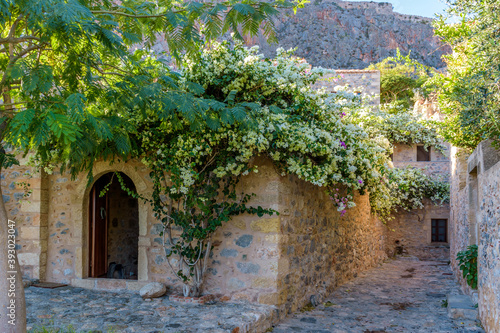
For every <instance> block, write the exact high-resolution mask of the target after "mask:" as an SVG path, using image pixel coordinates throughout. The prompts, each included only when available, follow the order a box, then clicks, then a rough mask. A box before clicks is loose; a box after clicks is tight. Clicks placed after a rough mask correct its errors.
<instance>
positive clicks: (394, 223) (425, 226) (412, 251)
mask: <svg viewBox="0 0 500 333" xmlns="http://www.w3.org/2000/svg"><path fill="white" fill-rule="evenodd" d="M449 149H450V148H449V145H446V149H445V151H444V154H443V153H441V152H439V151H438V150H437V149H435V148H434V147H430V159H431V160H430V161H426V162H424V161H417V146H416V145H405V144H395V145H394V154H393V164H394V167H396V168H403V167H408V166H412V167H416V168H422V169H423V170H424V171H425V173H427V174H429V175H433V176H441V177H442V178H443V179H444V180H449V172H450V171H449V170H450V167H449V163H450V162H449V156H450V152H449ZM449 215H450V206H449V204H447V203H444V204H443V205H442V206H436V205H434V204H433V203H432V202H431V201H430V200H427V199H426V200H425V201H424V208H423V209H414V210H412V211H410V212H406V211H404V210H400V211H398V212H397V213H396V214H394V219H393V220H391V221H389V222H387V227H388V231H387V238H386V250H387V254H388V255H389V256H393V255H395V254H398V253H399V254H401V253H400V252H401V251H404V252H403V254H407V255H412V256H416V257H418V258H419V259H421V260H434V259H441V260H443V259H444V260H447V259H448V258H449V242H445V243H433V242H432V239H431V223H432V219H448V220H449ZM448 223H450V221H448ZM449 231H450V228H448V237H447V239H448V240H449V239H450V235H449Z"/></svg>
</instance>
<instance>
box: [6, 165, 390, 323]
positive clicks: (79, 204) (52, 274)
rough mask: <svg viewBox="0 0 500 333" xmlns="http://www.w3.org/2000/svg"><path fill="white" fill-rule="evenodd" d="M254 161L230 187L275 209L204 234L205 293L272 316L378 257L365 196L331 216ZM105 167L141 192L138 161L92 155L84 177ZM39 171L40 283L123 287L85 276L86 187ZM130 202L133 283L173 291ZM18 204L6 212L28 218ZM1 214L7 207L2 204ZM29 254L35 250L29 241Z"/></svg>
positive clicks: (144, 184) (145, 189) (154, 242)
mask: <svg viewBox="0 0 500 333" xmlns="http://www.w3.org/2000/svg"><path fill="white" fill-rule="evenodd" d="M255 163H256V165H258V166H259V172H258V173H257V174H255V173H252V174H250V175H248V176H245V177H243V179H242V180H241V182H240V185H239V186H240V189H241V190H244V191H245V192H247V193H255V194H256V196H255V197H254V198H253V199H252V202H251V204H252V205H255V206H256V205H261V206H263V207H265V208H273V209H275V210H277V211H278V212H279V213H280V214H279V215H273V216H263V217H261V218H259V217H258V216H255V215H241V216H238V217H235V218H234V219H233V220H232V221H230V222H229V223H227V224H226V225H224V226H223V227H221V228H219V230H218V231H217V232H216V234H215V235H214V237H213V244H214V249H213V251H212V253H211V254H210V261H209V271H208V274H207V278H206V282H205V285H204V290H205V292H206V293H212V294H217V295H218V296H219V297H220V298H221V299H223V300H242V299H243V300H248V301H251V302H260V303H264V304H273V305H276V306H277V307H278V309H279V310H280V316H281V315H285V314H286V313H289V312H290V311H295V310H296V309H298V308H300V307H302V306H303V305H305V304H306V303H308V302H309V301H310V299H311V296H314V297H315V298H316V300H318V301H320V300H321V299H322V298H323V297H324V296H326V295H327V294H328V293H329V292H330V291H332V289H333V288H334V287H335V286H336V285H339V284H341V283H343V282H345V281H347V280H349V279H351V278H353V277H355V276H356V275H357V274H358V273H360V272H361V271H363V270H365V269H367V268H369V267H372V266H374V265H376V264H378V263H379V262H381V260H383V259H384V258H385V257H386V256H385V251H384V244H385V236H384V233H385V227H384V226H383V225H382V224H381V223H380V222H379V221H378V220H377V219H375V218H374V217H372V216H371V214H370V205H369V202H368V196H359V195H356V197H355V200H356V203H357V206H356V207H355V208H353V209H351V210H349V211H348V213H347V214H346V215H345V216H343V217H340V214H339V213H338V212H337V211H336V210H335V209H334V208H333V206H332V204H331V200H330V199H329V197H328V196H327V195H326V193H325V192H324V189H322V188H319V187H316V186H313V185H311V184H308V183H306V182H303V181H300V180H298V179H297V178H296V177H295V176H280V175H278V174H277V173H276V171H275V169H274V167H273V166H272V163H271V162H270V160H267V159H261V158H257V159H256V162H255ZM113 171H118V172H122V173H124V174H125V175H127V176H128V177H130V179H131V180H132V181H133V183H134V185H135V187H136V189H137V191H138V192H139V193H140V194H142V195H144V196H148V195H150V193H151V190H152V182H151V180H150V178H149V176H148V170H147V169H146V168H145V167H144V166H143V165H142V164H140V163H139V162H134V161H128V162H126V163H114V164H113V165H112V166H110V165H109V164H108V163H105V162H98V163H96V165H95V171H94V179H95V180H97V179H98V178H99V177H100V176H102V175H104V174H106V173H108V172H113ZM43 178H44V179H45V180H44V181H43V182H45V183H46V184H47V189H48V190H47V191H46V193H45V196H44V197H45V200H46V201H47V202H48V203H49V205H48V207H47V208H48V209H47V211H48V215H47V219H46V220H47V224H48V232H46V233H45V234H42V236H43V235H44V236H45V238H44V239H41V240H40V241H47V240H48V247H47V255H48V257H47V258H48V260H47V263H46V265H43V267H46V276H45V278H44V280H46V281H51V282H62V283H70V284H74V285H77V286H80V287H88V288H97V289H107V288H113V289H123V288H128V285H129V282H126V281H124V280H119V279H111V280H110V279H94V278H88V276H89V272H88V265H89V254H88V252H89V249H88V207H89V206H88V205H89V192H90V188H91V186H88V184H87V179H86V177H85V175H84V174H81V175H79V176H78V177H77V179H75V180H71V178H70V177H69V175H65V174H64V175H61V174H59V173H57V172H54V173H53V174H51V175H45V176H44V177H43ZM43 182H42V183H43ZM7 187H8V184H7ZM6 193H7V194H6V195H9V193H10V194H12V192H6ZM33 195H34V194H33ZM6 200H7V199H6ZM122 200H123V202H125V203H126V202H128V200H127V199H126V198H122ZM138 206H139V207H138V216H139V221H138V224H139V236H138V239H137V240H136V241H137V244H138V249H139V250H138V251H139V254H138V280H139V282H138V283H141V282H145V281H160V282H164V283H166V284H168V285H169V286H170V288H171V289H174V290H179V289H180V286H181V285H180V282H179V280H178V279H177V277H176V276H175V275H174V274H173V273H172V272H171V271H170V269H169V267H168V265H167V262H166V256H165V248H164V246H163V238H162V237H161V236H160V232H161V231H162V225H161V224H160V223H159V222H158V221H157V220H156V219H155V218H154V217H153V215H152V213H151V208H150V207H149V206H148V205H147V204H145V203H144V202H142V201H141V200H139V202H138ZM26 207H29V206H25V208H26ZM18 209H19V211H18V212H14V214H16V215H15V216H17V217H19V216H23V217H24V216H28V215H26V214H27V213H25V212H24V211H22V209H21V207H19V208H18ZM9 211H10V213H11V214H12V209H10V210H9ZM30 216H31V215H30ZM118 223H119V221H118ZM25 228H30V227H29V226H27V225H26V226H25V225H22V226H21V228H20V236H19V244H26V246H25V248H26V250H25V252H23V249H20V254H19V256H20V259H22V260H23V253H28V252H27V251H28V250H29V248H28V244H31V243H32V238H31V235H29V234H28V233H27V232H26V230H31V229H25ZM38 230H39V229H37V231H38ZM39 234H40V233H39V232H38V233H37V235H39ZM37 237H39V236H37ZM37 244H38V243H37ZM33 251H40V249H39V247H36V246H34V247H33ZM37 258H38V257H37ZM37 263H38V266H39V267H40V264H39V261H38V262H37ZM22 264H23V266H24V269H25V270H29V269H31V267H30V263H29V262H26V261H24V262H22Z"/></svg>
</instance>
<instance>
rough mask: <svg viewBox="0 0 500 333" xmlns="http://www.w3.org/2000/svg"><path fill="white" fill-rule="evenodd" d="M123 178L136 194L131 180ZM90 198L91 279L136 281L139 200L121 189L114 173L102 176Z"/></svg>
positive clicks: (122, 174) (122, 176) (92, 190)
mask: <svg viewBox="0 0 500 333" xmlns="http://www.w3.org/2000/svg"><path fill="white" fill-rule="evenodd" d="M120 175H121V178H122V179H123V180H124V182H125V185H126V186H127V188H129V189H130V190H132V191H135V186H134V183H133V182H132V180H131V179H130V178H129V177H128V176H127V175H125V174H124V173H120ZM105 189H107V190H106V191H104V190H105ZM103 193H104V195H102V196H101V194H103ZM89 195H90V197H89V214H88V216H89V234H88V235H89V277H95V278H119V279H135V280H137V261H138V238H139V209H138V202H137V199H134V198H132V197H130V196H129V195H128V194H127V192H126V191H124V190H123V189H122V188H121V185H120V183H119V181H118V177H116V175H115V174H114V173H113V172H109V173H106V174H104V175H103V176H101V177H99V179H98V180H97V181H96V182H95V183H94V185H93V187H92V189H91V191H90V194H89Z"/></svg>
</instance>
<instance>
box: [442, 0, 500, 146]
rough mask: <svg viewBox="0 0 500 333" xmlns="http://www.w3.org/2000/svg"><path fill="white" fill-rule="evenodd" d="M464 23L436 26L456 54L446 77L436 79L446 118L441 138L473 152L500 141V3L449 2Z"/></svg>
mask: <svg viewBox="0 0 500 333" xmlns="http://www.w3.org/2000/svg"><path fill="white" fill-rule="evenodd" d="M449 5H450V8H449V10H448V14H449V15H454V16H456V17H460V18H461V20H460V22H459V23H454V24H447V23H446V17H444V16H442V17H441V18H440V19H439V20H437V21H436V23H435V27H436V34H437V35H438V36H440V37H441V38H442V40H443V41H444V42H445V43H448V44H449V45H450V46H451V47H452V49H453V53H452V54H450V55H448V56H446V57H445V61H446V63H447V65H448V69H447V73H446V74H443V75H438V76H436V77H435V78H434V79H433V84H434V86H435V87H438V88H439V91H438V92H439V95H438V101H439V106H440V108H441V110H442V111H443V112H444V113H445V114H446V116H447V117H446V120H445V124H444V126H443V130H442V132H443V133H442V134H443V136H444V137H445V139H446V140H447V141H448V142H451V143H452V144H453V145H455V146H458V147H463V148H469V149H473V148H475V147H476V146H477V145H478V143H479V142H481V141H482V140H485V139H493V140H494V141H496V142H498V141H499V139H500V122H499V119H500V90H499V89H500V86H499V82H500V49H499V48H498V45H499V42H500V34H499V33H498V32H499V31H500V3H499V2H498V1H496V0H484V1H472V0H456V1H450V2H449Z"/></svg>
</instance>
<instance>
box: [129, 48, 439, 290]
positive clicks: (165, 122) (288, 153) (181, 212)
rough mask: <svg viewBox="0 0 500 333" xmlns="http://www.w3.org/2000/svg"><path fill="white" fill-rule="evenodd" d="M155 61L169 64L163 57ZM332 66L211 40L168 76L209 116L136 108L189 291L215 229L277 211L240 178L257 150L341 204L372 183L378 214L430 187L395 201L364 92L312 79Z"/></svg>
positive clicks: (177, 265) (198, 285)
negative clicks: (367, 118)
mask: <svg viewBox="0 0 500 333" xmlns="http://www.w3.org/2000/svg"><path fill="white" fill-rule="evenodd" d="M151 65H152V66H157V67H158V69H157V70H158V72H161V71H162V70H164V69H163V67H162V66H164V65H162V64H161V63H159V62H154V61H153V60H152V61H151ZM165 71H167V70H165ZM328 72H329V71H327V70H324V69H321V68H315V69H312V70H311V69H309V65H308V64H306V63H304V62H303V61H301V60H299V59H296V58H294V57H293V55H292V53H291V52H287V51H284V50H282V49H278V51H277V56H276V58H275V59H266V58H264V56H262V55H260V54H258V48H257V47H252V48H245V47H243V46H241V45H236V46H235V47H234V48H231V47H230V46H229V45H228V44H227V43H221V44H219V43H214V44H212V45H211V47H210V48H207V49H205V50H203V51H202V52H201V53H200V54H198V55H196V56H193V55H189V56H186V57H185V58H184V61H183V67H182V72H181V73H179V74H178V75H170V76H169V79H170V80H171V81H172V83H171V84H172V86H173V87H175V89H179V90H180V91H187V92H189V94H191V96H192V99H195V100H197V106H196V107H197V108H198V110H197V111H196V114H198V115H201V116H202V117H204V122H203V123H201V124H200V123H198V124H197V125H196V126H193V123H192V122H190V121H189V114H190V111H189V110H187V109H186V110H183V109H182V108H183V105H182V103H180V104H179V103H177V107H172V108H169V109H163V108H161V109H159V110H158V111H157V112H149V113H148V114H147V116H146V117H143V116H142V115H141V116H137V117H134V116H133V115H132V116H131V119H130V121H131V122H133V123H134V126H135V128H137V132H136V133H135V134H134V135H135V136H136V137H135V139H134V142H137V143H138V145H137V147H136V151H135V155H136V156H135V157H138V158H140V159H141V160H142V162H143V163H144V164H145V165H146V166H147V167H149V168H150V170H151V173H150V177H151V180H152V181H153V194H152V198H151V199H148V200H149V202H150V203H151V205H152V207H153V211H154V214H155V216H156V217H157V218H158V219H159V220H160V221H161V222H162V223H163V225H164V235H165V238H166V239H165V247H166V252H167V257H168V264H169V265H170V267H171V268H172V269H173V271H174V273H175V274H176V275H177V276H178V277H179V278H180V279H181V280H182V281H183V282H184V284H185V286H184V292H185V295H195V296H196V295H199V294H200V292H201V289H202V284H203V275H204V273H205V271H206V266H207V260H208V258H209V254H210V251H211V248H212V243H211V236H212V235H213V233H214V232H215V231H216V230H217V228H218V227H219V226H221V225H222V224H223V223H224V222H227V221H229V220H230V219H231V218H232V217H234V216H236V215H239V214H243V213H249V214H257V215H259V216H262V215H264V214H269V215H270V214H275V213H277V212H275V211H273V210H271V209H264V208H262V207H253V206H252V205H251V198H252V194H249V193H242V192H241V191H240V190H239V188H238V182H239V180H240V178H241V177H242V176H245V175H247V174H249V173H250V172H258V166H256V165H254V164H253V158H254V157H255V156H256V155H262V156H266V157H268V158H269V159H270V160H271V161H272V162H273V164H274V166H275V168H276V170H277V171H278V172H279V173H280V174H282V175H286V174H293V175H296V176H297V177H298V178H300V179H302V180H304V181H307V182H310V183H312V184H314V185H317V186H320V187H323V188H324V189H325V191H327V192H328V193H329V194H330V196H331V198H332V203H333V204H334V205H335V206H336V207H337V210H338V211H339V212H341V214H344V213H345V211H346V210H347V209H348V208H350V207H353V206H354V205H355V203H354V202H353V193H354V192H355V191H359V192H360V193H367V192H369V193H371V195H372V197H373V198H374V199H373V200H372V208H373V209H374V211H375V212H377V213H379V214H380V215H381V217H384V216H386V215H387V214H388V212H389V210H390V208H394V206H395V205H394V204H392V205H390V204H388V203H387V202H393V203H394V202H396V203H405V204H406V206H407V207H414V206H418V205H419V204H418V200H423V198H421V197H420V196H421V195H428V194H429V193H428V192H426V190H423V191H419V192H418V193H415V194H414V195H413V196H412V197H411V196H406V199H407V201H408V202H406V201H405V200H403V198H402V196H400V197H398V199H397V200H399V201H395V200H396V199H395V196H394V193H393V191H394V190H396V188H395V187H394V183H395V182H398V181H400V180H401V179H402V178H403V177H402V176H399V178H397V176H395V175H396V174H397V172H396V171H393V170H392V169H391V167H390V165H389V164H390V163H389V159H388V157H389V150H388V147H390V144H388V143H389V141H388V139H387V138H386V137H384V136H383V134H384V133H383V132H380V133H378V134H377V135H376V137H375V138H374V136H373V135H371V134H370V133H371V132H370V130H369V127H366V126H365V125H364V124H363V122H361V121H358V120H356V119H357V118H356V117H354V116H350V115H354V114H356V113H357V112H366V111H367V109H365V108H366V107H365V106H364V105H363V103H362V102H361V100H360V98H359V97H358V96H357V95H355V94H352V93H350V92H347V91H345V90H339V91H338V92H336V93H332V92H329V91H327V90H326V89H320V90H315V89H313V88H312V84H313V83H314V82H315V81H316V80H317V79H318V78H320V77H321V76H322V75H324V74H326V73H328ZM166 104H167V103H163V104H162V105H166ZM409 172H411V173H413V174H415V175H416V174H417V171H409ZM398 175H399V174H398ZM422 177H423V176H422ZM424 183H425V182H420V183H416V182H413V183H412V182H410V181H409V182H408V187H407V188H403V189H401V188H399V189H400V192H401V193H406V192H407V190H408V189H410V188H411V186H413V184H414V185H415V186H421V185H422V184H424ZM427 185H428V182H427V183H425V186H427ZM386 211H387V214H386Z"/></svg>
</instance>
